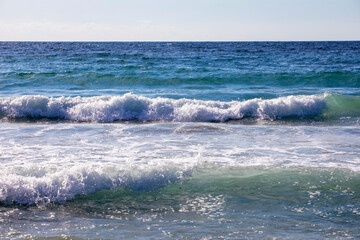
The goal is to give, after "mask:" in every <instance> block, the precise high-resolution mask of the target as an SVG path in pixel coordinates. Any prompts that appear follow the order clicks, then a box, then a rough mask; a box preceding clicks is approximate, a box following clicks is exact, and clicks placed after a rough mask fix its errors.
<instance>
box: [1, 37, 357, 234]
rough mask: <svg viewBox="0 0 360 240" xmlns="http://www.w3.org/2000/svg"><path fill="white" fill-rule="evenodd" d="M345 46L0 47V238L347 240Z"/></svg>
mask: <svg viewBox="0 0 360 240" xmlns="http://www.w3.org/2000/svg"><path fill="white" fill-rule="evenodd" d="M359 124H360V42H226V43H216V42H196V43H191V42H186V43H182V42H171V43H156V42H154V43H147V42H145V43H141V42H137V43H135V42H129V43H121V42H114V43H112V42H107V43H96V42H91V43H86V42H81V43H80V42H79V43H76V42H67V43H62V42H43V43H42V42H36V43H35V42H1V43H0V164H1V168H0V238H2V239H24V238H25V239H26V238H28V239H99V238H100V239H124V238H135V237H136V238H144V239H148V238H153V239H180V238H185V239H224V238H225V239H239V238H292V239H303V238H359V237H360V231H359V229H358V224H359V222H360V209H359V208H360V174H359V171H360V162H359V161H360V128H359Z"/></svg>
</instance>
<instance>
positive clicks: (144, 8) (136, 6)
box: [0, 0, 360, 42]
mask: <svg viewBox="0 0 360 240" xmlns="http://www.w3.org/2000/svg"><path fill="white" fill-rule="evenodd" d="M359 12H360V2H359V1H356V0H345V1H341V2H340V1H334V0H330V1H325V0H319V1H308V0H305V1H300V0H292V1H285V0H277V1H271V2H270V1H266V0H255V1H250V0H243V1H235V0H225V1H218V0H209V1H205V0H199V1H190V0H184V1H182V2H177V1H171V0H170V1H165V0H156V1H151V2H149V1H145V0H136V1H132V2H127V1H115V0H105V1H102V2H97V1H93V0H91V1H84V0H75V1H69V0H63V1H59V0H54V1H51V2H49V1H45V0H34V1H31V2H30V1H26V0H17V1H10V0H0V41H81V42H83V41H86V42H88V41H91V42H99V41H101V42H102V41H105V42H109V41H110V42H118V41H119V42H132V41H137V42H148V41H151V42H183V41H195V42H203V41H227V42H228V41H246V42H247V41H250V42H252V41H356V40H360V13H359Z"/></svg>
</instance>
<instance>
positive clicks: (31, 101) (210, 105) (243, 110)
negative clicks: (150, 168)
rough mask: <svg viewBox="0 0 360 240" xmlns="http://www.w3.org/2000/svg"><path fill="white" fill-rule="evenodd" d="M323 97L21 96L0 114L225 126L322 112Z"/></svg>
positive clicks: (3, 103)
mask: <svg viewBox="0 0 360 240" xmlns="http://www.w3.org/2000/svg"><path fill="white" fill-rule="evenodd" d="M326 107H327V104H326V94H323V95H309V96H287V97H280V98H276V99H270V100H263V99H258V98H256V99H251V100H247V101H232V102H220V101H202V100H195V99H179V100H175V99H169V98H160V97H158V98H154V99H151V98H147V97H144V96H138V95H134V94H131V93H127V94H125V95H122V96H97V97H59V98H49V97H45V96H22V97H16V98H1V99H0V116H1V115H2V117H3V118H4V117H6V118H58V119H65V120H71V121H80V122H114V121H127V120H141V121H159V120H160V121H161V120H165V121H179V122H210V121H215V122H224V121H228V120H239V119H243V118H245V117H256V118H261V119H277V118H282V117H306V116H315V115H318V114H321V112H322V111H323V110H324V109H326Z"/></svg>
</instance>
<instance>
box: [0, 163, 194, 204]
mask: <svg viewBox="0 0 360 240" xmlns="http://www.w3.org/2000/svg"><path fill="white" fill-rule="evenodd" d="M0 172H1V175H0V202H3V203H6V204H13V203H17V204H39V203H62V202H65V201H67V200H71V199H73V198H74V197H75V196H77V195H87V194H91V193H94V192H96V191H100V190H104V189H113V188H118V187H124V188H128V189H130V190H133V191H139V190H155V189H157V188H160V187H162V186H164V184H166V183H169V182H171V181H174V180H177V179H180V178H182V177H183V176H186V175H187V174H189V173H190V168H187V167H184V166H183V167H182V168H180V167H177V166H159V165H156V166H137V167H135V166H133V167H130V166H127V167H126V168H124V167H123V168H121V167H119V166H104V165H102V166H96V165H93V166H91V165H90V166H89V165H88V164H87V165H80V166H76V167H45V166H43V167H36V166H35V165H31V164H29V165H27V166H24V167H5V168H3V169H2V170H1V171H0Z"/></svg>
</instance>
